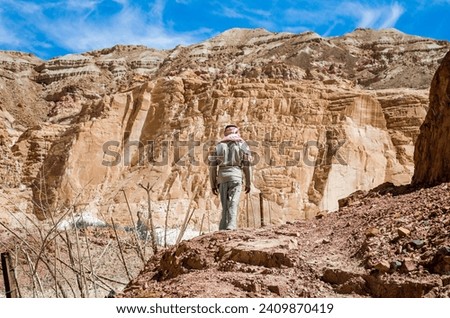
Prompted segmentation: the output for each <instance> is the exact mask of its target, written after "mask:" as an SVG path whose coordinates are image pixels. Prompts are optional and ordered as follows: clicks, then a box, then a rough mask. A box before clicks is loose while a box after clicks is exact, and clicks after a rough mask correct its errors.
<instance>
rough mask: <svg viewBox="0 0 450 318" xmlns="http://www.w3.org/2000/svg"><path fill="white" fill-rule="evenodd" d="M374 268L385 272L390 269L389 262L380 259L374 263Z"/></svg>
mask: <svg viewBox="0 0 450 318" xmlns="http://www.w3.org/2000/svg"><path fill="white" fill-rule="evenodd" d="M375 269H377V270H379V271H380V272H382V273H386V272H388V271H389V270H390V269H391V264H389V262H388V261H381V262H379V263H377V264H376V265H375Z"/></svg>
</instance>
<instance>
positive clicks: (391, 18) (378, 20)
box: [336, 2, 404, 29]
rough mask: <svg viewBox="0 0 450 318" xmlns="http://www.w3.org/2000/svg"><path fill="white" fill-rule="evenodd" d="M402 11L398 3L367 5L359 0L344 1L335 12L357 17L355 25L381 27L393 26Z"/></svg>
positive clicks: (340, 14)
mask: <svg viewBox="0 0 450 318" xmlns="http://www.w3.org/2000/svg"><path fill="white" fill-rule="evenodd" d="M403 12H404V9H403V7H402V6H401V5H399V4H398V3H393V4H392V5H381V6H379V5H378V6H377V5H375V6H373V5H372V6H369V5H365V4H362V3H360V2H344V3H342V4H341V5H340V6H339V8H338V10H337V11H336V14H338V15H339V16H342V17H350V18H353V19H357V20H358V22H357V25H356V26H357V27H361V28H373V29H383V28H390V27H393V26H395V24H396V23H397V20H398V19H399V18H400V16H401V15H402V14H403Z"/></svg>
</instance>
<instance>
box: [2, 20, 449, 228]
mask: <svg viewBox="0 0 450 318" xmlns="http://www.w3.org/2000/svg"><path fill="white" fill-rule="evenodd" d="M449 48H450V44H449V43H448V42H445V41H435V40H431V39H425V38H420V37H415V36H410V35H405V34H402V33H400V32H398V31H396V30H383V31H373V30H365V29H358V30H355V31H354V32H352V33H350V34H347V35H345V36H342V37H336V38H322V37H320V36H318V35H317V34H314V33H303V34H289V33H271V32H267V31H265V30H261V29H256V30H242V29H232V30H229V31H227V32H225V33H223V34H220V35H218V36H216V37H214V38H212V39H210V40H207V41H205V42H202V43H199V44H196V45H192V46H188V47H182V46H179V47H177V48H175V49H173V50H170V51H157V50H152V49H148V48H146V47H142V46H116V47H113V48H111V49H105V50H100V51H95V52H87V53H85V54H78V55H68V56H64V57H60V58H55V59H52V60H49V61H39V60H38V59H36V58H35V57H32V56H28V55H24V54H21V53H10V52H2V55H1V56H0V60H1V68H2V73H1V74H3V75H2V76H1V77H0V84H1V86H2V93H1V94H2V95H1V103H2V104H1V105H0V106H1V107H2V112H3V113H4V114H5V115H3V117H1V118H4V119H2V125H0V131H1V136H2V137H1V138H2V139H1V140H2V148H1V151H2V155H3V154H4V156H2V158H9V159H7V160H6V159H5V160H3V159H2V164H1V165H0V168H1V169H2V175H8V176H10V177H8V178H4V179H2V180H1V184H2V189H1V190H0V191H1V196H0V197H1V198H2V199H1V200H2V204H4V205H6V206H7V208H8V210H11V211H14V210H16V209H18V205H20V208H21V209H27V210H28V211H34V213H35V214H36V215H37V216H38V217H39V218H40V219H45V218H46V217H48V216H49V215H50V214H57V213H58V211H61V210H63V208H64V207H74V209H75V211H76V212H77V213H85V214H91V215H94V216H95V217H98V218H101V219H107V220H108V219H110V218H111V217H114V218H115V219H116V220H117V221H118V222H121V223H127V224H129V222H130V221H129V214H128V211H127V203H126V201H125V197H124V195H123V192H122V191H121V190H124V191H125V193H126V194H127V199H128V201H129V203H130V207H131V209H132V211H133V212H138V211H142V212H146V208H147V207H146V206H147V198H146V193H145V191H143V190H142V189H140V187H139V186H138V184H139V183H143V184H147V183H150V184H153V183H155V186H154V188H153V191H152V194H151V198H152V201H153V208H154V210H155V214H156V215H155V222H156V224H157V225H158V226H162V225H163V224H164V222H165V209H166V206H167V203H168V200H169V199H170V200H171V202H170V209H169V226H170V227H174V228H178V227H180V225H181V223H182V220H183V219H184V214H185V213H186V211H187V210H189V207H191V208H196V210H195V214H194V215H193V217H192V223H191V224H190V227H192V228H195V229H196V230H197V231H198V230H199V229H200V226H201V224H203V226H204V228H207V229H208V230H213V229H215V228H216V225H217V221H218V217H219V201H218V198H211V193H210V191H209V188H208V184H207V176H206V164H205V158H206V155H207V152H208V147H209V146H210V144H211V143H214V141H216V140H217V139H218V138H220V134H221V130H222V127H223V126H224V125H225V124H226V123H229V122H235V123H237V124H239V125H240V126H241V128H242V129H241V131H242V135H243V136H244V138H245V139H247V140H249V142H250V145H251V147H252V149H253V150H254V152H255V158H256V159H257V160H255V184H254V185H255V187H254V189H253V192H252V194H251V195H250V197H249V198H247V200H245V199H244V200H242V206H241V210H242V213H241V215H242V219H241V225H245V224H249V223H252V222H253V223H255V224H256V223H258V222H259V219H258V195H259V193H263V195H264V198H265V202H266V204H267V209H266V211H268V213H270V217H269V219H270V222H272V223H274V224H278V223H280V224H281V223H284V222H285V221H286V220H293V219H301V218H305V217H311V216H313V215H314V214H316V213H317V212H318V211H320V210H329V211H333V210H337V208H338V200H339V199H341V198H343V197H346V196H347V195H349V194H350V193H353V192H354V191H355V190H368V189H371V188H373V187H375V186H377V185H379V184H381V183H384V182H392V183H395V184H405V183H409V181H410V179H411V176H412V174H413V153H414V142H415V140H416V139H417V136H418V133H419V127H420V125H421V123H422V121H423V119H424V117H425V114H426V110H427V107H428V87H429V82H430V80H431V78H432V76H433V74H434V72H435V70H436V68H437V66H438V63H439V62H440V60H441V59H442V57H443V56H444V55H445V53H446V52H447V51H448V50H449ZM24 92H26V93H24ZM7 118H9V119H7ZM189 145H191V146H189ZM192 147H194V149H192ZM119 156H120V157H119ZM16 196H17V197H20V200H19V201H20V202H18V201H15V202H13V203H14V204H13V203H11V202H10V201H11V198H14V197H16ZM13 201H14V200H13ZM31 202H33V203H31ZM19 203H20V204H19ZM247 206H248V208H247ZM246 211H249V212H248V213H244V212H246ZM246 215H248V217H247V216H246ZM202 220H203V221H204V222H202Z"/></svg>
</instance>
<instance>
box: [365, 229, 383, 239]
mask: <svg viewBox="0 0 450 318" xmlns="http://www.w3.org/2000/svg"><path fill="white" fill-rule="evenodd" d="M378 234H380V230H379V229H377V228H375V227H371V228H368V229H367V230H366V236H367V237H374V236H377V235H378Z"/></svg>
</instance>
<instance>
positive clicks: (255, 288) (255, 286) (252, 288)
mask: <svg viewBox="0 0 450 318" xmlns="http://www.w3.org/2000/svg"><path fill="white" fill-rule="evenodd" d="M250 291H252V292H254V293H260V292H261V284H259V283H253V284H251V285H250Z"/></svg>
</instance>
